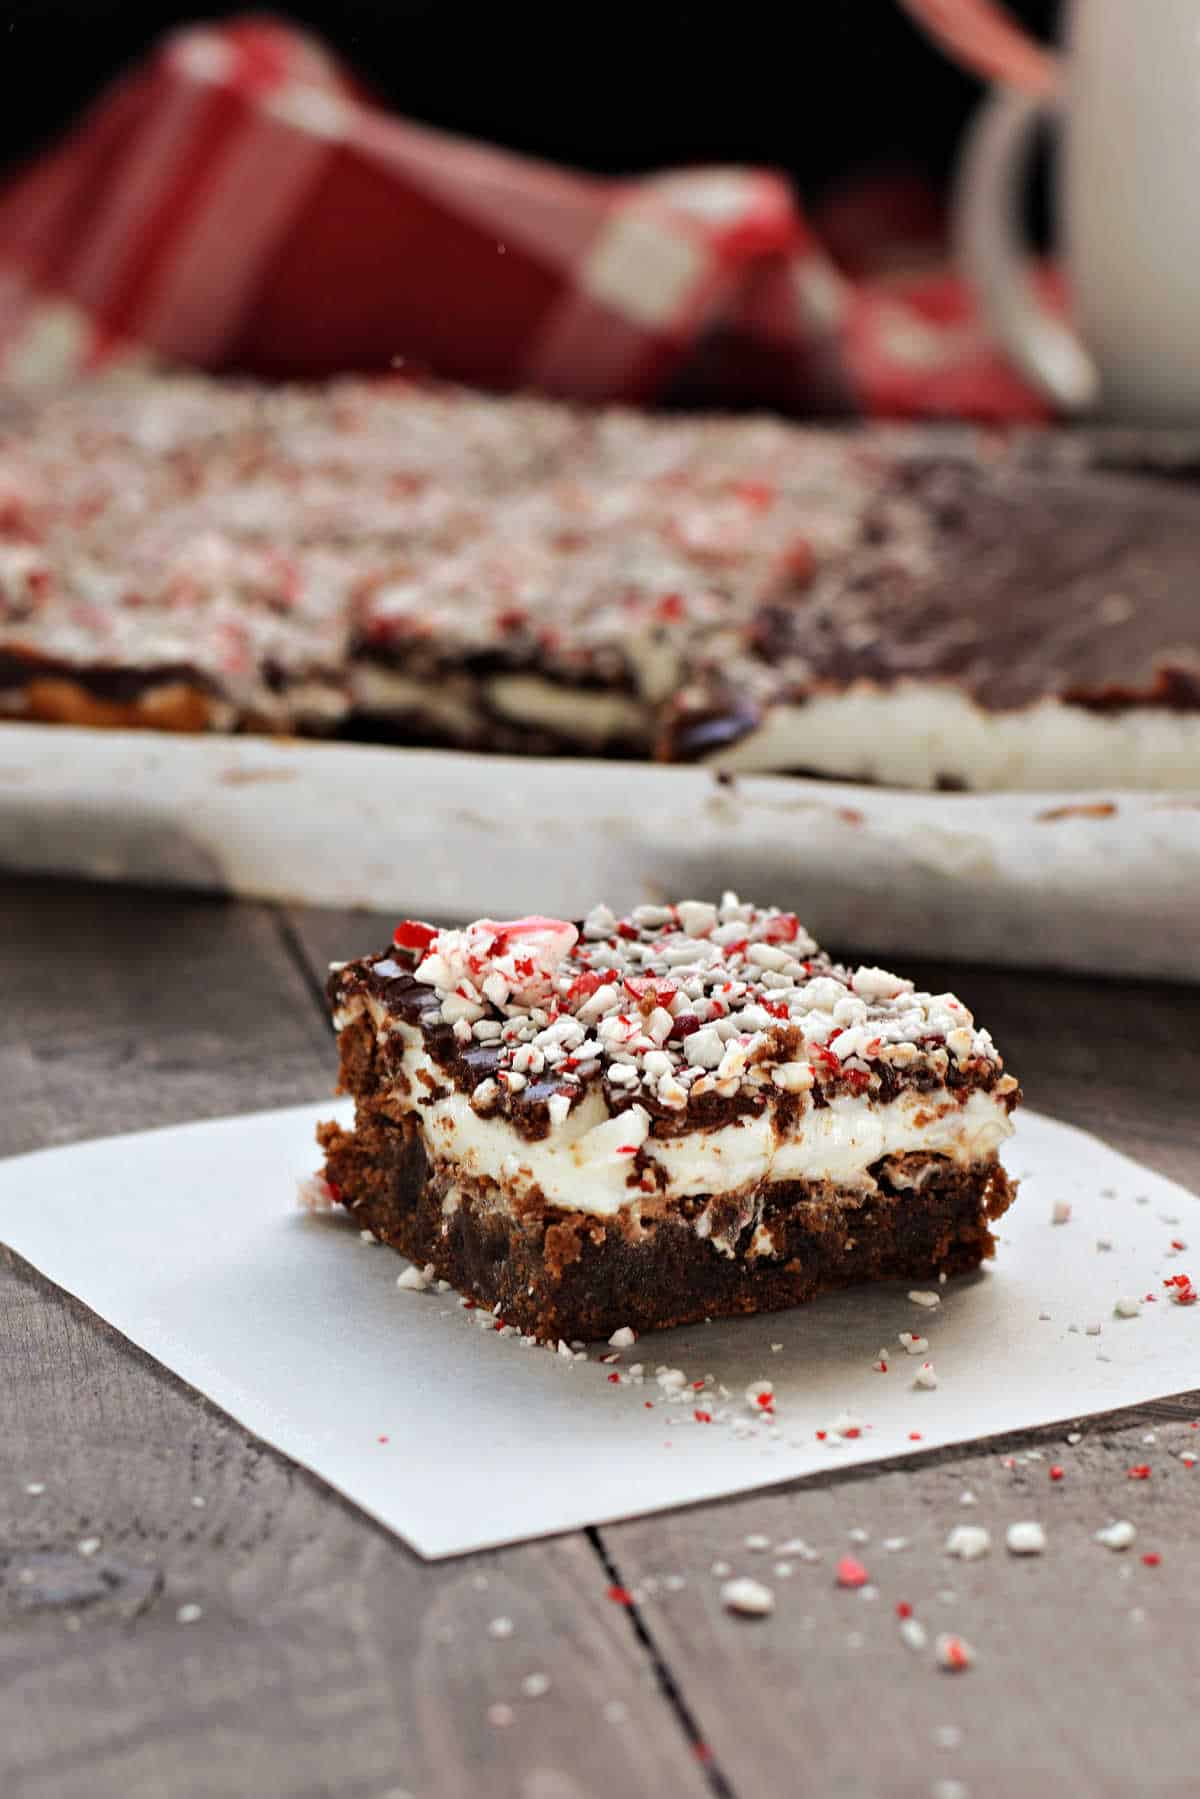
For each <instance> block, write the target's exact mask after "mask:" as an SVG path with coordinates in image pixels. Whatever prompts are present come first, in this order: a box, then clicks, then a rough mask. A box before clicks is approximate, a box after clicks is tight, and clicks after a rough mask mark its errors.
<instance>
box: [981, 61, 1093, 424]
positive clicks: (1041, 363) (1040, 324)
mask: <svg viewBox="0 0 1200 1799" xmlns="http://www.w3.org/2000/svg"><path fill="white" fill-rule="evenodd" d="M1056 110H1057V108H1056V104H1055V102H1054V99H1053V97H1052V96H1048V95H1047V94H1046V93H1045V92H1043V93H1042V94H1033V93H1028V92H1018V91H1016V90H1014V89H1012V88H1006V87H999V88H995V89H993V91H992V93H991V94H990V95H989V96H988V98H987V99H986V100H985V101H984V102H983V105H982V106H981V107H980V108H979V110H978V112H977V113H976V114H975V117H974V119H973V120H972V121H971V123H970V125H969V126H968V129H967V137H966V143H965V146H964V149H963V152H962V155H961V159H960V162H959V172H958V176H957V178H956V182H955V190H954V197H953V203H952V207H951V224H952V232H953V238H954V246H955V250H956V254H957V260H958V264H959V267H960V268H962V270H963V271H964V273H965V274H966V276H967V278H968V280H969V281H970V282H971V284H972V286H973V287H974V288H975V289H976V291H977V292H978V295H979V298H980V302H981V304H982V307H983V313H984V317H985V318H986V320H987V323H988V325H989V326H990V328H991V330H992V332H993V334H994V336H995V337H996V338H997V339H998V340H999V342H1000V343H1001V345H1002V346H1003V347H1004V349H1005V350H1006V351H1007V352H1008V354H1009V356H1010V357H1011V358H1012V360H1013V362H1014V363H1015V364H1016V365H1017V367H1018V368H1019V369H1020V371H1021V373H1022V374H1023V375H1024V376H1025V377H1026V378H1027V379H1028V380H1030V381H1032V382H1033V383H1034V385H1035V386H1036V387H1038V388H1040V389H1041V391H1042V392H1043V393H1044V394H1045V395H1046V396H1047V397H1048V398H1049V399H1050V400H1051V402H1052V403H1053V404H1054V405H1055V406H1056V407H1058V408H1059V409H1060V410H1062V411H1065V412H1085V411H1087V410H1089V409H1090V408H1091V407H1093V406H1094V405H1095V404H1096V402H1097V400H1098V399H1099V394H1100V376H1099V371H1098V370H1097V368H1096V365H1095V363H1094V362H1093V361H1092V359H1091V357H1090V356H1089V355H1088V353H1087V351H1086V350H1085V349H1084V347H1083V345H1082V344H1081V343H1080V341H1079V339H1078V338H1077V337H1076V335H1075V333H1074V332H1073V331H1072V330H1071V328H1070V326H1069V325H1067V324H1066V323H1065V322H1064V321H1063V320H1062V319H1060V318H1057V317H1056V316H1055V315H1054V314H1053V313H1052V312H1050V311H1049V310H1048V308H1047V307H1046V306H1044V305H1043V304H1042V301H1041V300H1040V299H1039V297H1038V295H1037V292H1036V289H1035V287H1034V283H1033V280H1032V278H1031V274H1030V270H1029V255H1028V251H1027V249H1026V245H1025V241H1024V234H1023V231H1022V228H1021V212H1022V208H1021V194H1022V191H1023V188H1024V178H1025V175H1026V172H1027V169H1028V163H1029V152H1030V149H1031V146H1032V139H1033V131H1034V127H1035V126H1036V124H1037V123H1038V120H1039V118H1040V117H1041V115H1042V114H1043V113H1045V112H1051V113H1053V112H1054V111H1056Z"/></svg>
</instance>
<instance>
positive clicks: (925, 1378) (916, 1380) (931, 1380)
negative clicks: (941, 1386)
mask: <svg viewBox="0 0 1200 1799" xmlns="http://www.w3.org/2000/svg"><path fill="white" fill-rule="evenodd" d="M937 1384H938V1377H937V1373H936V1371H935V1369H934V1366H933V1363H932V1362H922V1363H921V1366H920V1367H919V1368H918V1369H917V1372H916V1374H915V1375H914V1376H913V1386H914V1387H926V1388H933V1387H936V1386H937Z"/></svg>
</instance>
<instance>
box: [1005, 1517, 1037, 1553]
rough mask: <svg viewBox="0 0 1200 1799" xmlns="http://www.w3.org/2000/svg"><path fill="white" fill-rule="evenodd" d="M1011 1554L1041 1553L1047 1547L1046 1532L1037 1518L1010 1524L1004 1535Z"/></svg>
mask: <svg viewBox="0 0 1200 1799" xmlns="http://www.w3.org/2000/svg"><path fill="white" fill-rule="evenodd" d="M1004 1541H1005V1543H1006V1544H1007V1545H1008V1552H1009V1554H1010V1555H1041V1553H1042V1550H1043V1549H1044V1548H1045V1547H1046V1533H1045V1531H1044V1530H1043V1529H1042V1527H1041V1525H1040V1524H1038V1523H1037V1521H1036V1520H1035V1519H1028V1520H1026V1521H1024V1522H1022V1523H1020V1524H1010V1525H1009V1527H1008V1529H1007V1531H1006V1532H1005V1535H1004Z"/></svg>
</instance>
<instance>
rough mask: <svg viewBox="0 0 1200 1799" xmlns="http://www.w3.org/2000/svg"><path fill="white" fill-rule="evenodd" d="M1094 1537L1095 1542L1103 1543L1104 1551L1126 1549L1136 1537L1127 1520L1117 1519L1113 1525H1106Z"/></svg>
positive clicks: (1132, 1527)
mask: <svg viewBox="0 0 1200 1799" xmlns="http://www.w3.org/2000/svg"><path fill="white" fill-rule="evenodd" d="M1094 1536H1095V1541H1096V1542H1097V1543H1103V1545H1104V1547H1105V1548H1106V1549H1128V1548H1129V1545H1130V1544H1131V1543H1132V1542H1133V1541H1134V1539H1135V1538H1136V1536H1137V1529H1136V1527H1135V1526H1134V1525H1132V1524H1131V1523H1130V1522H1129V1520H1128V1518H1118V1519H1117V1521H1116V1523H1115V1524H1106V1525H1105V1526H1104V1529H1103V1530H1098V1531H1096V1532H1095V1533H1094Z"/></svg>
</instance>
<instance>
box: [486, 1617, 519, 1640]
mask: <svg viewBox="0 0 1200 1799" xmlns="http://www.w3.org/2000/svg"><path fill="white" fill-rule="evenodd" d="M512 1633H513V1621H512V1619H511V1618H493V1619H492V1621H491V1623H490V1624H489V1625H488V1635H489V1637H495V1638H496V1640H497V1641H498V1642H499V1641H501V1640H502V1639H503V1638H504V1637H511V1635H512Z"/></svg>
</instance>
